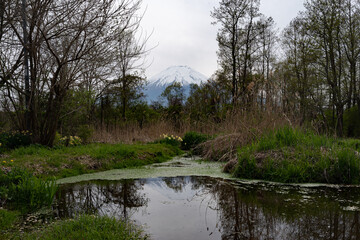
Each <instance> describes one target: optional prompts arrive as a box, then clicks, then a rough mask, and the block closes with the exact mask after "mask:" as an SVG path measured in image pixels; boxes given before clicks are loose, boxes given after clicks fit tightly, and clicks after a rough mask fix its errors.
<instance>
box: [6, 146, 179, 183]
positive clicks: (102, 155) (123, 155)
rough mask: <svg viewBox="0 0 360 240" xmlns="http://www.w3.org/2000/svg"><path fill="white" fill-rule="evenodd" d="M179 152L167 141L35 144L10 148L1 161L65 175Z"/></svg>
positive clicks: (140, 162)
mask: <svg viewBox="0 0 360 240" xmlns="http://www.w3.org/2000/svg"><path fill="white" fill-rule="evenodd" d="M180 153H181V151H180V150H179V148H177V147H174V146H170V145H167V144H142V145H140V144H135V145H125V144H89V145H82V146H74V147H60V148H53V149H49V148H46V147H43V146H39V145H33V146H28V147H21V148H18V149H15V150H13V151H10V152H8V153H7V155H8V156H7V157H6V158H2V159H1V162H0V165H2V166H3V167H24V168H26V169H27V170H29V171H30V172H34V173H35V174H36V175H40V176H42V177H47V176H55V177H58V178H62V177H69V176H76V175H80V174H85V173H92V172H97V171H104V170H109V169H119V168H132V167H140V166H143V165H147V164H152V163H160V162H164V161H166V160H169V159H170V158H172V157H173V156H175V155H178V154H180ZM11 160H13V161H11Z"/></svg>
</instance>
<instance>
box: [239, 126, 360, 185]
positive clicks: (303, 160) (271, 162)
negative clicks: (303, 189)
mask: <svg viewBox="0 0 360 240" xmlns="http://www.w3.org/2000/svg"><path fill="white" fill-rule="evenodd" d="M359 149H360V140H356V139H336V138H331V137H327V136H321V135H316V134H314V133H312V132H304V131H301V130H299V129H292V128H289V127H287V128H282V129H279V130H277V131H272V132H269V133H267V134H265V135H264V136H263V137H262V138H261V139H260V140H259V141H257V142H255V143H253V144H251V145H249V146H247V147H244V148H241V149H239V151H238V158H239V164H238V166H237V167H236V169H235V171H234V175H235V176H236V177H238V178H247V179H262V180H268V181H276V182H284V183H333V184H359V183H360V154H359Z"/></svg>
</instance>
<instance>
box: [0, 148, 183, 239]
mask: <svg viewBox="0 0 360 240" xmlns="http://www.w3.org/2000/svg"><path fill="white" fill-rule="evenodd" d="M180 153H181V150H180V149H179V147H178V146H172V145H170V144H166V143H157V144H155V143H152V144H133V145H125V144H89V145H80V146H72V147H58V148H52V149H50V148H47V147H43V146H38V145H33V146H28V147H20V148H18V149H15V150H11V151H7V152H5V153H3V154H2V155H1V158H0V160H1V162H0V207H5V208H6V209H0V239H80V238H81V239H145V238H146V237H144V236H143V234H142V231H141V230H140V229H139V228H138V227H136V226H134V225H132V224H129V223H126V222H124V221H122V220H116V219H113V218H109V217H94V216H80V217H78V218H75V219H68V220H60V221H57V222H53V223H51V224H50V225H49V224H44V225H40V226H36V227H34V228H33V229H30V230H29V233H25V234H24V233H20V229H21V228H22V227H21V226H23V225H24V224H25V225H26V221H25V220H24V219H25V216H28V214H33V213H36V212H37V211H39V210H41V209H44V208H48V207H49V206H51V204H52V201H53V196H54V194H55V192H56V190H57V186H56V183H55V181H54V178H53V177H56V178H62V177H68V176H76V175H80V174H84V173H91V172H98V171H104V170H109V169H119V168H132V167H140V166H144V165H148V164H152V163H161V162H164V161H167V160H169V159H171V158H172V157H174V156H175V155H178V154H180ZM39 229H40V230H39Z"/></svg>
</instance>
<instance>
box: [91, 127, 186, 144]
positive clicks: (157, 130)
mask: <svg viewBox="0 0 360 240" xmlns="http://www.w3.org/2000/svg"><path fill="white" fill-rule="evenodd" d="M185 132H186V128H182V129H180V130H176V129H175V127H174V126H172V124H171V123H170V122H168V121H158V122H155V123H151V124H146V125H144V127H143V128H140V127H139V125H138V124H135V123H129V124H127V125H126V126H124V127H118V126H110V127H108V128H106V127H104V128H98V129H96V130H95V132H94V135H93V138H92V140H93V141H94V142H104V143H119V142H121V143H126V144H131V143H136V142H142V143H147V142H152V141H155V140H157V139H159V138H160V135H162V134H167V135H176V136H183V135H184V134H185Z"/></svg>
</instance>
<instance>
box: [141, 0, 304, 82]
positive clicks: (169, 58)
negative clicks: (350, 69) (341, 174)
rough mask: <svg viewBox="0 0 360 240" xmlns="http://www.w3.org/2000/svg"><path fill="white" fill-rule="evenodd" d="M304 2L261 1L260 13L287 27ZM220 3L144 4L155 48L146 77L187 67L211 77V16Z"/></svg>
mask: <svg viewBox="0 0 360 240" xmlns="http://www.w3.org/2000/svg"><path fill="white" fill-rule="evenodd" d="M303 1H304V0H262V3H261V8H260V10H261V12H262V13H264V14H265V15H266V16H272V17H273V18H274V20H275V22H276V23H277V25H278V27H280V28H283V27H285V26H286V25H287V24H288V23H289V22H290V20H291V19H292V18H294V17H295V16H296V15H297V12H298V11H300V10H302V4H303ZM218 2H219V1H217V0H143V9H145V8H146V12H145V15H144V18H143V21H142V24H141V25H142V27H143V29H144V31H145V32H147V33H148V34H149V33H151V32H152V31H153V34H152V36H151V38H150V39H149V41H148V47H150V48H151V47H154V46H156V45H157V47H156V48H155V49H153V50H152V51H151V52H150V54H149V56H148V62H152V64H151V65H150V66H149V67H148V68H147V70H146V75H147V76H148V77H151V76H153V75H155V74H157V73H158V72H160V71H162V70H164V69H165V68H167V67H169V66H172V65H188V66H190V67H192V68H194V69H195V70H197V71H199V72H201V73H203V74H204V75H205V76H208V77H210V76H211V75H212V74H213V73H214V72H215V71H216V69H217V56H216V51H217V48H218V47H217V42H216V33H217V30H216V29H217V27H216V26H214V25H211V22H212V21H213V19H212V18H211V17H210V12H211V11H212V10H213V9H214V7H215V6H217V5H218Z"/></svg>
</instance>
